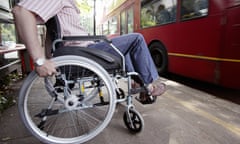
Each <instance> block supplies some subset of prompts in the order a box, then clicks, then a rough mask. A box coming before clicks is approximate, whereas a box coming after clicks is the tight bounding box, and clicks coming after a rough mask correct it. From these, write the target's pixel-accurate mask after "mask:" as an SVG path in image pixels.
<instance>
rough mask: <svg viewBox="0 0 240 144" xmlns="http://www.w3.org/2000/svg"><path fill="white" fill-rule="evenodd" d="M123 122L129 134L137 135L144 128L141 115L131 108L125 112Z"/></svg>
mask: <svg viewBox="0 0 240 144" xmlns="http://www.w3.org/2000/svg"><path fill="white" fill-rule="evenodd" d="M123 121H124V124H125V125H126V127H127V128H128V130H129V131H130V132H131V133H134V134H135V133H139V132H141V131H142V130H143V128H144V120H143V118H142V116H141V114H140V113H139V112H138V111H136V110H135V109H133V108H130V109H129V112H127V111H126V112H125V113H124V115H123Z"/></svg>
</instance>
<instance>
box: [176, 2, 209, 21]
mask: <svg viewBox="0 0 240 144" xmlns="http://www.w3.org/2000/svg"><path fill="white" fill-rule="evenodd" d="M207 14H208V0H182V4H181V20H187V19H193V18H198V17H202V16H206V15H207Z"/></svg>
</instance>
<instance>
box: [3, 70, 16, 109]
mask: <svg viewBox="0 0 240 144" xmlns="http://www.w3.org/2000/svg"><path fill="white" fill-rule="evenodd" d="M19 78H20V75H19V74H17V73H13V74H9V75H8V76H6V77H3V78H0V83H1V85H0V113H2V112H3V111H4V110H5V109H7V108H8V107H10V106H12V105H14V104H15V100H14V96H13V95H12V90H11V87H10V84H11V83H12V82H14V81H17V80H18V79H19Z"/></svg>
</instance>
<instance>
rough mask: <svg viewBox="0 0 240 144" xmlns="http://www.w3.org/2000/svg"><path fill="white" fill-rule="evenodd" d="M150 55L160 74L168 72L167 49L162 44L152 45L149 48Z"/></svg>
mask: <svg viewBox="0 0 240 144" xmlns="http://www.w3.org/2000/svg"><path fill="white" fill-rule="evenodd" d="M149 49H150V53H151V55H152V58H153V61H154V63H155V65H156V68H157V71H158V73H159V74H164V73H165V72H167V65H168V58H167V51H166V49H165V47H164V46H163V45H162V44H160V43H156V42H155V43H152V44H151V45H150V46H149Z"/></svg>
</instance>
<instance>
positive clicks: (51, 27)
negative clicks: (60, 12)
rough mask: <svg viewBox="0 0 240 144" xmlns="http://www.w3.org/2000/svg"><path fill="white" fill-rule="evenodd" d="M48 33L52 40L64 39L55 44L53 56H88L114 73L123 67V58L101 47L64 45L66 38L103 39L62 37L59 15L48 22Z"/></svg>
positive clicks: (75, 38)
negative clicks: (100, 48)
mask: <svg viewBox="0 0 240 144" xmlns="http://www.w3.org/2000/svg"><path fill="white" fill-rule="evenodd" d="M46 27H47V34H48V35H49V37H50V39H51V41H52V42H54V41H55V40H59V39H62V40H63V41H61V42H58V43H56V44H55V48H56V49H55V50H54V51H52V55H53V57H56V56H62V55H77V56H83V57H87V58H89V59H92V60H94V61H96V62H97V63H98V64H100V65H101V66H102V67H103V68H104V69H106V70H107V71H108V72H110V73H113V72H116V71H120V70H121V69H122V60H121V58H120V57H117V56H115V55H113V54H111V53H108V52H105V51H102V50H99V49H91V48H86V47H78V46H64V44H63V43H64V41H65V39H67V41H68V40H70V41H75V40H76V41H86V40H102V39H98V38H105V37H103V36H102V37H98V36H83V37H82V36H79V37H74V39H71V37H70V38H68V37H63V38H62V37H61V29H60V24H59V20H58V17H57V16H54V17H52V18H51V19H49V20H48V21H47V23H46Z"/></svg>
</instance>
